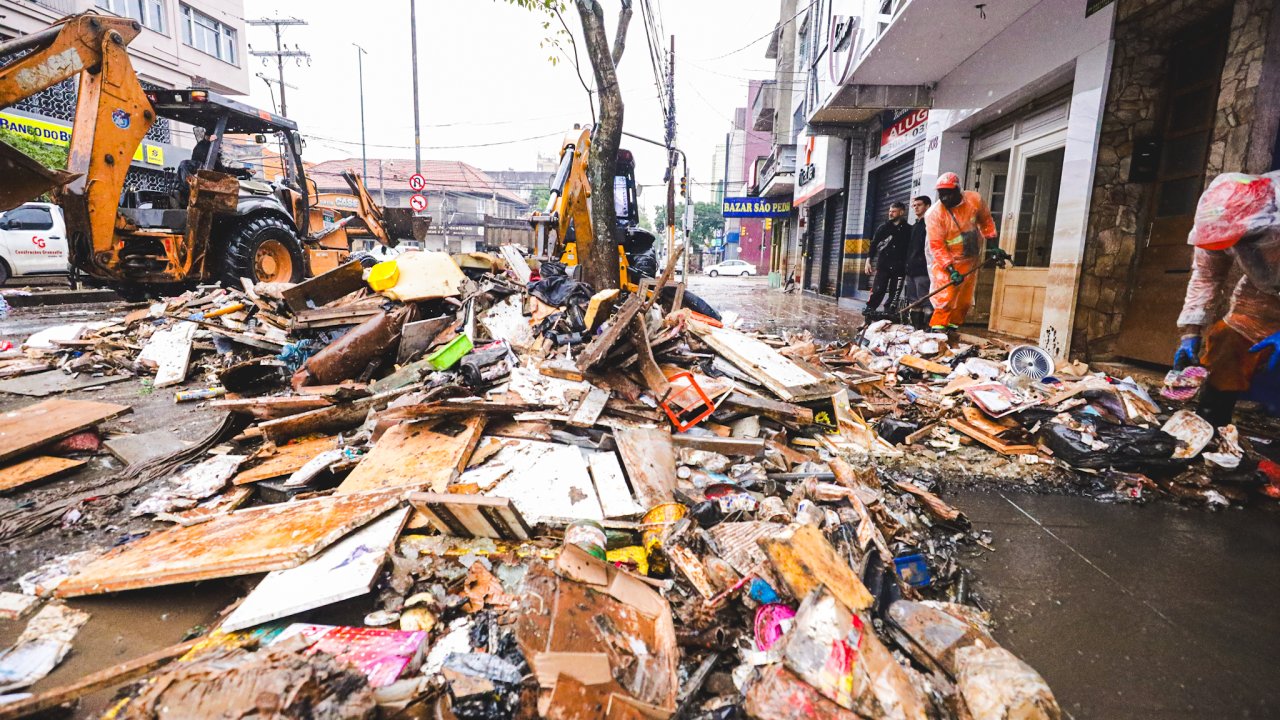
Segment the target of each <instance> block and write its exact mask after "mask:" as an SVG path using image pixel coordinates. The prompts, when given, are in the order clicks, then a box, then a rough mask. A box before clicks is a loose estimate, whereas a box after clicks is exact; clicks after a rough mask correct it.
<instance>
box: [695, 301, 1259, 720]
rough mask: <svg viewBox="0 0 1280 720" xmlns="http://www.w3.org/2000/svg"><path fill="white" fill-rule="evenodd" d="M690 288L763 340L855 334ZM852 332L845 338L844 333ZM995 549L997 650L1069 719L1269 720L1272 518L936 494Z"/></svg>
mask: <svg viewBox="0 0 1280 720" xmlns="http://www.w3.org/2000/svg"><path fill="white" fill-rule="evenodd" d="M690 286H691V287H692V288H693V290H694V291H695V292H697V293H698V294H699V295H701V296H702V297H703V298H705V299H706V300H707V301H709V302H711V303H712V305H714V306H716V307H717V308H718V309H720V310H722V311H723V310H733V311H735V312H737V313H739V314H740V315H741V316H742V317H743V319H744V325H745V326H746V327H749V328H751V329H758V330H761V331H766V332H769V331H778V330H782V329H786V328H797V327H804V328H808V329H810V330H811V331H812V332H813V333H814V335H815V336H816V337H819V338H823V339H838V338H843V337H847V335H846V334H845V333H846V332H848V333H849V334H852V332H856V329H857V327H858V325H860V324H861V315H860V314H859V313H858V312H857V311H853V310H848V309H844V308H839V307H837V306H836V305H835V304H834V303H831V302H827V301H823V300H818V299H814V298H811V297H805V296H802V295H799V294H795V295H784V294H782V293H780V292H779V291H777V290H770V289H769V288H768V285H767V282H766V281H765V280H763V279H755V278H752V279H746V278H723V277H721V278H707V277H694V278H692V279H691V282H690ZM846 329H849V330H846ZM943 497H944V498H945V499H946V500H947V501H948V502H951V503H953V504H954V505H955V506H956V507H958V508H959V509H961V510H962V511H964V512H965V514H966V515H968V516H969V518H970V520H971V521H972V522H973V524H974V526H975V527H977V528H983V529H989V530H991V532H992V535H993V542H992V544H993V545H994V546H995V551H994V552H984V553H982V554H980V555H979V556H978V557H977V558H975V559H973V560H970V561H969V562H968V566H969V567H970V568H971V570H972V572H973V578H974V587H975V589H976V590H977V592H978V594H979V596H980V597H981V598H983V599H984V601H985V604H986V605H988V606H990V607H991V608H993V609H994V613H993V615H994V619H995V621H996V628H995V631H994V632H995V637H996V639H997V640H998V641H1000V642H1001V643H1002V644H1004V645H1006V646H1007V647H1008V648H1009V650H1011V651H1012V652H1014V653H1015V654H1016V655H1018V656H1019V657H1021V658H1022V659H1024V660H1026V661H1027V662H1028V663H1030V664H1031V666H1032V667H1034V668H1036V670H1037V671H1039V672H1040V674H1041V675H1043V676H1044V678H1045V679H1046V680H1047V681H1048V682H1049V685H1050V687H1052V688H1053V690H1054V693H1055V694H1056V695H1057V698H1058V702H1059V703H1060V704H1061V706H1062V709H1063V710H1064V711H1065V712H1066V713H1067V715H1068V716H1069V717H1072V718H1100V719H1106V720H1123V719H1128V718H1133V719H1134V720H1137V719H1139V718H1142V719H1146V718H1188V719H1190V718H1197V719H1199V718H1271V717H1277V716H1280V693H1277V691H1276V689H1275V679H1276V677H1277V668H1280V612H1277V611H1276V607H1277V604H1278V603H1280V572H1277V570H1280V510H1277V508H1276V507H1275V506H1274V505H1273V506H1270V507H1257V508H1249V509H1244V510H1228V511H1222V512H1210V511H1206V510H1201V509H1197V508H1184V507H1181V506H1178V505H1175V504H1172V503H1168V502H1156V503H1153V504H1150V505H1146V506H1136V505H1110V504H1105V503H1100V502H1097V501H1095V500H1092V499H1089V498H1084V497H1077V496H1067V495H1034V494H1029V493H1017V492H1010V491H1007V490H1006V491H1003V492H996V491H995V490H994V489H993V490H991V491H990V492H984V491H982V490H980V489H976V488H966V489H964V490H955V491H951V492H945V493H943Z"/></svg>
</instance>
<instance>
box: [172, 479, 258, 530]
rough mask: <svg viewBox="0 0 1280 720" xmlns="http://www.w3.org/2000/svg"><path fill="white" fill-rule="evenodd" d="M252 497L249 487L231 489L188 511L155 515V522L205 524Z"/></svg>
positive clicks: (251, 489) (251, 490)
mask: <svg viewBox="0 0 1280 720" xmlns="http://www.w3.org/2000/svg"><path fill="white" fill-rule="evenodd" d="M252 496H253V488H251V487H233V488H231V489H230V490H228V491H226V492H225V493H223V494H221V495H218V496H216V497H213V498H210V499H209V500H205V501H204V502H201V503H199V504H198V505H196V506H195V507H193V508H190V509H188V510H177V511H174V512H160V513H156V515H155V518H156V519H157V520H163V521H165V522H171V523H177V524H178V525H195V524H197V523H202V522H207V521H209V520H211V519H212V518H214V517H216V516H218V515H226V514H227V513H229V512H231V511H232V510H235V509H236V508H238V507H240V506H241V505H243V504H245V502H247V501H248V500H249V498H250V497H252Z"/></svg>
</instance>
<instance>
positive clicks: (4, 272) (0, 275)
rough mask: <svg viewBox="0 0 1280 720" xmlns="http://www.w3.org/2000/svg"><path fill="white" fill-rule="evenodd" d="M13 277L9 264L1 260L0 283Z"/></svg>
mask: <svg viewBox="0 0 1280 720" xmlns="http://www.w3.org/2000/svg"><path fill="white" fill-rule="evenodd" d="M11 277H13V274H12V273H10V272H9V264H8V263H6V262H5V261H3V260H0V285H3V284H5V283H7V282H9V278H11Z"/></svg>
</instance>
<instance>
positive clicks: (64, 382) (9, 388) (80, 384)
mask: <svg viewBox="0 0 1280 720" xmlns="http://www.w3.org/2000/svg"><path fill="white" fill-rule="evenodd" d="M130 377H132V376H131V375H103V376H101V377H94V376H92V375H89V374H88V373H78V374H76V375H68V374H67V373H65V372H63V371H61V370H47V371H45V372H41V373H35V374H33V375H23V376H22V377H17V378H11V379H9V380H4V381H0V392H6V393H9V394H11V395H26V396H27V397H47V396H49V395H53V394H55V393H64V392H69V391H71V390H83V389H85V388H91V387H101V386H103V385H110V384H112V383H118V382H121V381H122V380H128V379H129V378H130Z"/></svg>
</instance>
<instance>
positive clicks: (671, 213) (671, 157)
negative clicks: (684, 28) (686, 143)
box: [666, 35, 676, 257]
mask: <svg viewBox="0 0 1280 720" xmlns="http://www.w3.org/2000/svg"><path fill="white" fill-rule="evenodd" d="M666 121H667V257H671V253H673V252H675V251H676V153H675V147H676V36H675V35H672V36H671V54H670V55H668V56H667V117H666Z"/></svg>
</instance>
